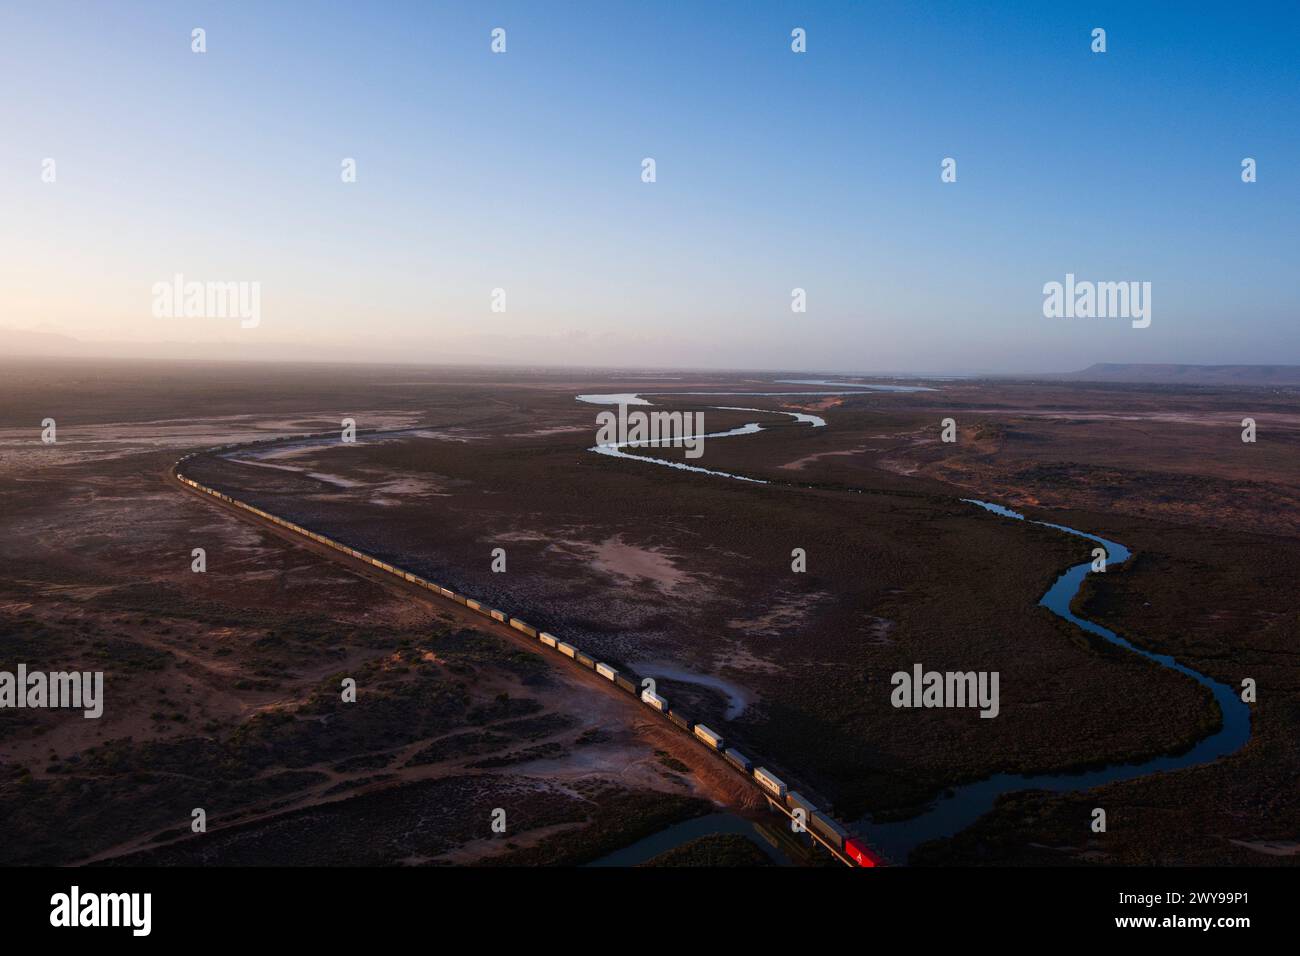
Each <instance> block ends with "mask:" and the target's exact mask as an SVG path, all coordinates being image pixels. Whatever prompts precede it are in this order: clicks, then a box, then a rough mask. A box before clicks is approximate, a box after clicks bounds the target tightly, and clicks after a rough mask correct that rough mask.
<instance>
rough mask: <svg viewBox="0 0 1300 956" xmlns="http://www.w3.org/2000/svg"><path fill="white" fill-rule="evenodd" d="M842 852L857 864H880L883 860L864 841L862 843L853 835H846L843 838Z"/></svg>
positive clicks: (882, 863)
mask: <svg viewBox="0 0 1300 956" xmlns="http://www.w3.org/2000/svg"><path fill="white" fill-rule="evenodd" d="M844 852H845V853H846V854H847V855H848V858H849V859H850V860H852V861H853V862H854V863H856V864H857V865H858V866H882V865H884V862H885V861H884V860H883V859H882V858H881V857H879V856H877V855H876V854H875V852H873V851H872V850H871V849H870V848H869V847H868V846H867V845H866V844H865V843H862V842H861V841H859V840H858V839H857V838H855V837H848V838H846V839H845V841H844Z"/></svg>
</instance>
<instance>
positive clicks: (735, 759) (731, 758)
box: [724, 747, 754, 773]
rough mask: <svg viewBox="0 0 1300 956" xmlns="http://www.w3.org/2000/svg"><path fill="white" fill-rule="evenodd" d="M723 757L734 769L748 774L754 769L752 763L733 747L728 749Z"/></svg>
mask: <svg viewBox="0 0 1300 956" xmlns="http://www.w3.org/2000/svg"><path fill="white" fill-rule="evenodd" d="M724 756H725V757H726V758H727V761H728V763H730V764H731V765H732V766H733V767H735V768H736V769H738V770H743V771H745V773H750V772H752V771H753V769H754V764H753V762H752V761H750V759H749V758H748V757H746V756H745V755H744V754H742V753H741V752H740V751H739V750H737V749H736V748H735V747H728V748H727V752H726V754H724Z"/></svg>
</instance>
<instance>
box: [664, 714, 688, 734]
mask: <svg viewBox="0 0 1300 956" xmlns="http://www.w3.org/2000/svg"><path fill="white" fill-rule="evenodd" d="M668 719H669V720H671V721H672V722H673V723H674V724H676V725H677V726H678V727H680V728H682V730H685V731H687V732H688V733H689V732H690V729H691V719H690V718H689V717H687V716H686V715H685V714H683V713H681V712H680V711H677V710H670V711H668Z"/></svg>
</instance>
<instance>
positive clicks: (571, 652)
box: [175, 455, 883, 866]
mask: <svg viewBox="0 0 1300 956" xmlns="http://www.w3.org/2000/svg"><path fill="white" fill-rule="evenodd" d="M192 457H194V456H192V455H186V456H185V457H184V458H182V459H181V460H180V461H178V462H177V463H176V469H175V475H176V478H177V480H178V481H180V482H181V483H182V484H184V485H186V486H188V487H190V488H193V489H194V490H195V491H199V492H202V493H203V494H206V495H211V496H212V497H213V498H216V499H218V500H220V501H225V502H227V503H229V504H231V505H234V506H235V507H236V508H242V509H243V510H244V511H247V512H250V513H251V514H255V515H257V516H258V517H259V518H263V519H265V520H267V521H269V522H271V523H272V524H274V525H278V526H279V527H281V528H284V529H285V530H287V531H292V532H294V533H295V534H300V535H302V536H303V537H306V538H309V539H311V540H312V541H315V542H317V543H318V544H322V545H325V546H326V547H328V548H333V549H334V550H335V551H340V552H342V553H343V554H346V555H348V556H350V557H353V558H355V559H357V560H358V561H362V562H364V563H366V564H369V565H371V566H373V567H376V568H378V569H379V570H381V571H386V572H387V573H389V574H391V575H394V576H395V577H398V578H400V579H402V580H403V581H407V582H409V583H411V584H414V585H417V586H419V587H422V588H425V589H426V590H428V591H432V592H433V593H434V594H438V595H441V596H442V597H445V598H447V599H449V600H452V601H455V602H456V603H457V604H463V605H464V606H465V607H467V608H469V609H470V610H472V611H476V612H477V613H479V614H481V615H483V616H484V617H485V618H489V619H491V620H495V621H499V622H501V623H504V624H509V625H510V626H511V627H512V628H514V629H515V630H516V631H519V632H520V633H521V634H523V635H525V636H527V637H530V638H535V639H537V640H538V641H540V642H541V643H542V644H544V645H545V646H547V647H549V648H552V649H554V650H557V651H559V652H560V653H561V654H563V655H564V656H565V657H568V658H571V659H573V660H574V661H575V662H577V663H579V664H581V665H583V666H584V667H588V668H591V669H593V670H594V671H595V672H596V673H597V674H599V675H600V676H601V677H603V678H605V679H606V680H607V681H609V682H610V683H612V684H613V685H614V686H615V687H618V688H619V689H620V690H622V691H624V692H626V693H628V694H631V695H632V696H633V697H635V698H638V699H639V700H640V701H641V702H642V703H644V704H645V705H646V706H648V707H650V708H652V709H654V710H656V711H658V712H659V713H660V714H662V715H664V716H665V717H667V718H668V719H669V720H671V721H672V722H673V723H674V724H676V725H677V726H679V727H681V728H682V729H683V730H685V731H686V732H687V733H689V734H691V735H692V736H694V737H695V738H696V739H697V740H698V741H700V742H701V743H702V744H703V745H704V746H705V747H707V748H708V749H709V750H711V751H713V752H714V753H716V754H717V755H718V756H719V757H721V758H722V759H724V760H726V761H727V763H729V764H731V766H733V767H734V768H736V769H737V770H739V771H740V772H741V773H743V774H744V775H745V776H747V777H749V778H750V779H751V780H752V781H753V782H754V783H755V784H757V785H758V787H759V788H760V789H761V790H762V791H763V792H764V793H765V794H766V795H767V797H768V798H769V799H770V800H772V802H774V803H777V804H780V805H781V806H783V807H786V808H787V809H788V810H789V811H791V812H793V811H795V810H802V811H803V813H804V817H805V820H806V825H807V826H808V828H809V829H810V830H813V831H816V833H817V835H818V836H819V837H820V838H821V839H822V840H824V841H825V842H826V843H827V844H829V845H830V846H832V847H834V848H835V849H836V850H838V851H839V852H840V853H842V854H844V855H845V856H846V857H848V858H849V859H851V860H852V861H853V862H854V863H855V864H857V865H858V866H880V865H881V864H882V863H883V860H882V858H881V857H879V856H878V855H876V853H875V852H873V851H872V850H871V849H870V848H869V847H868V846H867V845H866V844H864V843H863V842H862V841H861V840H858V839H857V838H856V837H852V836H850V835H849V833H848V831H846V830H845V829H844V828H843V827H842V826H840V825H839V824H838V823H836V822H835V820H834V819H833V818H832V817H831V816H830V815H829V814H827V813H824V812H823V811H822V810H820V809H818V808H817V807H815V806H813V804H812V803H811V802H810V801H809V800H807V799H806V798H805V797H803V796H801V795H800V794H799V793H797V792H796V791H793V790H791V789H790V788H789V787H787V786H786V785H785V783H784V782H783V781H782V780H781V778H780V777H778V776H777V775H776V774H774V773H772V772H771V771H770V770H768V769H767V768H765V767H756V766H754V763H753V762H752V761H751V760H750V759H749V758H748V757H746V756H745V755H744V754H742V753H741V752H740V751H738V750H736V749H735V748H733V747H727V746H726V745H725V744H726V741H725V740H724V739H723V737H722V735H721V734H719V733H717V732H716V731H714V730H711V729H710V728H709V727H707V726H705V725H704V724H697V723H694V722H693V721H691V720H690V719H689V718H688V717H686V716H685V715H684V714H682V713H681V712H680V711H679V710H677V708H675V707H670V706H669V705H668V701H667V700H665V699H664V698H663V697H662V696H660V695H659V694H657V693H655V692H654V691H652V690H649V689H648V688H647V689H642V688H641V687H640V680H639V679H638V678H637V676H636V675H635V674H631V673H629V672H627V671H622V670H618V669H616V668H615V667H613V666H612V665H610V664H606V663H603V662H601V661H597V660H596V659H595V658H593V657H591V656H589V655H587V654H584V653H582V651H580V650H579V649H578V648H576V647H574V646H573V645H572V644H569V643H568V642H566V641H561V640H560V639H559V638H557V637H556V636H555V635H554V634H551V633H549V632H547V631H538V629H537V628H535V627H533V626H532V625H531V624H527V623H525V622H524V621H521V620H520V619H519V618H515V617H511V616H510V615H509V614H507V613H506V612H505V611H500V610H497V609H496V608H493V607H489V606H488V605H486V604H484V603H483V602H482V601H478V600H476V599H474V598H471V597H467V596H465V595H464V594H461V593H459V592H457V591H454V590H452V589H451V588H446V587H443V586H442V585H440V584H435V583H433V582H432V581H429V580H426V579H425V578H422V577H420V576H419V575H416V574H412V573H411V572H409V571H406V570H403V569H402V568H397V567H394V566H393V565H391V564H388V563H387V562H384V561H380V560H379V559H378V558H375V557H372V556H371V555H368V554H366V553H365V552H364V551H358V550H356V549H355V548H349V547H348V546H347V545H345V544H343V543H342V542H339V541H335V540H334V539H333V538H330V537H327V536H326V535H323V534H317V533H316V532H314V531H308V530H307V529H306V528H304V527H302V526H301V525H296V524H294V523H293V522H291V521H286V520H285V519H283V518H280V517H277V516H276V515H273V514H270V513H269V512H266V511H263V510H262V509H261V508H255V507H253V506H252V505H250V504H248V503H246V502H243V501H240V500H239V499H238V498H232V497H231V496H230V495H227V494H224V493H223V492H220V491H217V490H216V489H214V488H209V487H208V486H207V485H202V484H199V483H198V482H197V481H194V480H193V479H190V478H186V477H185V476H184V475H182V474H181V473H180V466H181V465H182V464H184V462H186V461H187V460H189V459H190V458H192Z"/></svg>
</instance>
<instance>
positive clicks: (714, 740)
mask: <svg viewBox="0 0 1300 956" xmlns="http://www.w3.org/2000/svg"><path fill="white" fill-rule="evenodd" d="M695 736H696V737H699V738H700V739H701V740H703V741H704V742H705V743H706V744H708V745H709V746H710V747H712V748H713V749H714V750H721V749H722V736H721V735H720V734H716V733H714V732H713V731H712V730H710V729H709V728H708V727H705V726H704V725H703V724H696V725H695Z"/></svg>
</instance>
